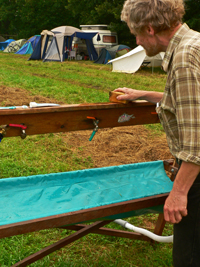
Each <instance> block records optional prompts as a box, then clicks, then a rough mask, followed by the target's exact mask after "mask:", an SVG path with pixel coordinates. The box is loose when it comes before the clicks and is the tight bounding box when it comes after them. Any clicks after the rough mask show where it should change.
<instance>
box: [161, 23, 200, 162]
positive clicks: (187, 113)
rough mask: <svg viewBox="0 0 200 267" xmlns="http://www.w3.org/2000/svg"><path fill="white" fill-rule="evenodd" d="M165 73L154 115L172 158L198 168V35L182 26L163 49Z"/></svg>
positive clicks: (199, 77) (199, 97)
mask: <svg viewBox="0 0 200 267" xmlns="http://www.w3.org/2000/svg"><path fill="white" fill-rule="evenodd" d="M162 66H163V69H164V71H166V72H167V73H168V76H167V82H166V87H165V91H164V95H163V98H162V100H161V101H160V103H159V107H157V112H158V115H159V118H160V121H161V123H162V125H163V128H164V130H165V132H166V135H167V141H168V145H169V149H170V151H171V153H172V155H174V156H175V157H176V158H178V159H179V160H183V161H186V162H193V163H195V164H198V165H200V33H198V32H195V31H193V30H191V29H189V27H188V26H187V25H186V24H183V25H182V26H181V27H180V28H179V30H178V31H177V32H176V33H175V35H174V36H173V38H172V39H171V40H170V43H169V45H168V47H167V51H166V53H165V57H164V60H163V64H162Z"/></svg>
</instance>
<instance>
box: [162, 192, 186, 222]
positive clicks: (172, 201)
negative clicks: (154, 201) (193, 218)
mask: <svg viewBox="0 0 200 267" xmlns="http://www.w3.org/2000/svg"><path fill="white" fill-rule="evenodd" d="M183 216H187V195H185V194H181V193H180V192H177V191H176V190H173V189H172V191H171V192H170V194H169V196H168V198H167V199H166V201H165V205H164V218H165V221H167V222H171V223H179V222H180V221H181V220H182V217H183Z"/></svg>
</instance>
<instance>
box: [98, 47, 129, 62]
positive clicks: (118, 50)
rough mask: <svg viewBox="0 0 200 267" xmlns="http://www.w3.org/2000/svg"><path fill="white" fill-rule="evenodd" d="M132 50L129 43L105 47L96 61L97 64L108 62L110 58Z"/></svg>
mask: <svg viewBox="0 0 200 267" xmlns="http://www.w3.org/2000/svg"><path fill="white" fill-rule="evenodd" d="M130 50H131V48H130V47H128V46H127V45H115V46H113V47H111V48H103V49H102V50H101V52H100V55H99V57H98V59H97V60H96V61H95V62H94V63H97V64H106V63H107V62H108V61H109V60H111V59H114V58H116V57H118V56H121V55H123V54H126V53H127V52H129V51H130Z"/></svg>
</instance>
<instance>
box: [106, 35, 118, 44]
mask: <svg viewBox="0 0 200 267" xmlns="http://www.w3.org/2000/svg"><path fill="white" fill-rule="evenodd" d="M103 42H104V43H116V36H111V35H103Z"/></svg>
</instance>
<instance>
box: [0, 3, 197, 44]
mask: <svg viewBox="0 0 200 267" xmlns="http://www.w3.org/2000/svg"><path fill="white" fill-rule="evenodd" d="M123 3H124V0H112V1H110V0H91V1H86V0H81V1H80V0H48V1H47V0H0V33H1V34H3V35H6V36H15V38H14V39H21V38H24V39H28V38H29V37H31V36H32V35H35V34H40V32H41V31H42V30H44V29H47V30H51V29H53V28H55V27H58V26H62V25H71V26H74V27H79V26H80V25H81V24H107V25H109V26H110V28H111V30H114V31H116V32H117V33H118V36H119V43H121V44H126V45H129V46H130V47H132V48H134V47H135V46H136V43H135V38H134V37H133V36H132V35H131V34H130V31H129V29H128V27H127V25H126V24H125V23H123V22H121V20H120V13H121V10H122V7H123ZM184 21H185V22H187V23H188V24H189V26H190V27H191V28H193V29H195V30H198V31H200V1H199V0H195V1H193V0H186V15H185V17H184Z"/></svg>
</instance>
